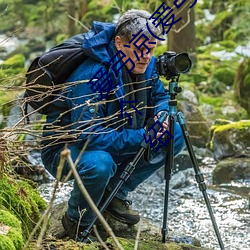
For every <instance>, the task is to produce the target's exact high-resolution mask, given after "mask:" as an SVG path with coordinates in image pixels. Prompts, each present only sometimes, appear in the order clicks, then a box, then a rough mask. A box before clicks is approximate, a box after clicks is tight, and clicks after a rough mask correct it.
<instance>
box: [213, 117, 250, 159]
mask: <svg viewBox="0 0 250 250" xmlns="http://www.w3.org/2000/svg"><path fill="white" fill-rule="evenodd" d="M209 147H210V149H211V150H212V151H213V153H214V157H215V159H217V160H220V159H223V158H226V157H230V156H239V155H244V156H248V157H250V120H242V121H239V122H232V123H230V124H226V125H215V126H213V127H212V128H211V140H210V145H209Z"/></svg>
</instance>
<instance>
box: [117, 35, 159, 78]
mask: <svg viewBox="0 0 250 250" xmlns="http://www.w3.org/2000/svg"><path fill="white" fill-rule="evenodd" d="M144 40H145V39H144V38H141V39H140V40H138V42H137V43H136V45H137V46H138V47H140V44H142V43H143V41H144ZM149 42H156V39H152V40H149V41H147V42H145V45H146V46H147V47H148V48H149V50H150V51H149V52H148V49H147V48H146V46H144V45H142V46H141V47H140V50H139V49H137V48H136V47H135V45H133V43H131V44H129V42H124V41H122V39H121V37H119V36H116V37H115V46H116V48H117V50H121V51H122V52H123V53H124V54H125V55H126V57H124V58H122V61H123V62H125V61H126V60H127V59H128V58H130V59H131V60H132V61H133V62H134V64H135V67H134V69H133V70H132V71H131V72H132V73H134V74H143V73H144V72H145V71H146V69H147V67H148V65H149V62H150V60H151V58H152V55H153V53H154V49H155V47H156V44H149ZM124 45H130V48H128V47H124ZM141 50H142V51H143V55H142V52H141ZM134 51H136V53H137V55H138V58H137V56H136V55H135V53H134ZM147 52H148V54H147ZM132 66H133V65H132V63H131V62H130V61H128V62H127V63H126V67H127V69H128V70H130V69H131V68H132Z"/></svg>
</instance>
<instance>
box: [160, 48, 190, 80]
mask: <svg viewBox="0 0 250 250" xmlns="http://www.w3.org/2000/svg"><path fill="white" fill-rule="evenodd" d="M191 67H192V61H191V59H190V57H189V56H188V54H187V53H180V54H176V52H174V51H167V52H164V53H163V54H162V55H160V56H159V57H158V58H157V59H156V69H157V73H158V74H159V75H161V76H165V77H166V79H167V80H170V79H172V78H174V77H177V76H179V75H180V74H181V73H183V74H185V73H188V71H189V70H190V69H191Z"/></svg>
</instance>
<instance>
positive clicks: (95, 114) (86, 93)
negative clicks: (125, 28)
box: [44, 22, 169, 155]
mask: <svg viewBox="0 0 250 250" xmlns="http://www.w3.org/2000/svg"><path fill="white" fill-rule="evenodd" d="M114 31H115V25H114V24H109V23H101V22H94V23H93V28H92V30H91V31H89V32H88V33H86V36H85V39H84V41H83V48H84V50H85V53H86V55H87V56H88V59H86V60H85V61H84V62H83V63H82V64H81V65H80V66H79V67H78V68H77V69H76V70H75V71H74V72H73V73H72V75H71V76H70V77H69V79H68V80H67V82H68V87H67V88H66V89H65V90H64V91H63V93H62V94H63V101H61V100H59V101H57V102H56V103H55V108H54V109H53V111H52V112H51V113H50V114H49V115H48V116H47V123H48V124H53V126H56V127H57V128H58V127H59V128H63V129H62V131H60V129H57V132H55V131H54V132H52V131H51V132H48V131H47V132H45V133H44V135H45V136H48V135H49V136H52V137H53V136H58V135H60V133H62V135H61V137H60V138H61V139H60V140H59V141H60V142H63V139H62V138H66V137H68V138H70V140H71V141H72V140H73V141H74V143H77V144H78V145H79V147H82V146H83V145H84V143H85V142H86V140H87V139H89V142H88V148H87V149H88V150H104V151H107V152H109V153H111V154H114V155H124V154H131V153H135V152H136V151H138V149H139V148H140V143H141V142H142V141H143V140H144V137H143V134H145V130H144V128H143V127H144V125H145V124H142V126H141V128H140V129H136V130H134V129H126V128H124V125H123V122H124V121H123V120H122V119H120V118H119V111H121V106H120V102H119V100H121V99H123V98H124V97H123V95H124V88H123V79H122V73H121V70H120V71H119V72H118V74H115V73H114V71H113V70H112V69H111V68H110V69H109V68H107V67H106V64H107V63H108V62H109V60H110V59H111V58H112V57H113V56H114V55H115V53H116V50H115V46H114ZM101 67H103V69H104V70H106V71H107V72H108V73H109V74H110V75H112V80H113V82H115V83H118V86H116V88H115V96H116V98H117V100H116V101H112V102H108V101H106V102H105V100H102V99H101V95H100V93H98V92H95V91H93V90H92V89H91V84H87V82H88V81H89V80H90V79H91V78H92V77H94V76H95V74H96V73H97V72H98V70H99V69H100V68H101ZM145 76H146V79H148V80H147V83H146V85H147V86H149V87H150V88H149V89H148V90H147V97H148V98H147V100H148V103H147V106H149V107H154V108H153V112H151V113H150V112H147V118H149V116H153V115H155V114H157V113H158V112H159V111H162V110H167V111H168V100H169V95H168V94H167V93H166V92H165V90H164V87H163V84H162V82H161V81H160V80H159V77H158V75H157V73H156V69H155V58H154V57H153V58H152V59H151V62H150V64H149V65H148V68H147V70H146V72H145ZM84 80H86V81H84ZM78 81H81V82H80V83H79V82H78ZM97 103H98V104H97ZM62 110H68V111H66V112H62ZM107 117H109V118H108V119H107ZM93 118H96V119H95V121H93ZM46 128H48V126H47V127H46ZM54 128H55V127H54ZM90 132H92V133H91V135H90ZM52 141H54V142H53V143H56V141H55V140H52ZM47 145H48V141H47Z"/></svg>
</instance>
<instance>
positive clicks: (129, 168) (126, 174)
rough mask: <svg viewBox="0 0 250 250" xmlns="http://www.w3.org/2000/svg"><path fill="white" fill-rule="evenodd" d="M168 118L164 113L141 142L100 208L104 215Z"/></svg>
mask: <svg viewBox="0 0 250 250" xmlns="http://www.w3.org/2000/svg"><path fill="white" fill-rule="evenodd" d="M166 118H167V112H162V113H161V115H160V117H159V119H158V123H157V124H156V125H155V126H154V129H155V131H154V130H151V131H150V132H149V133H148V135H146V140H143V141H142V142H141V148H140V150H139V151H138V153H137V154H136V155H135V157H134V159H133V160H132V161H131V162H129V164H128V165H127V166H126V168H125V169H124V171H123V172H122V174H121V176H120V180H119V182H118V183H117V185H116V186H115V188H114V189H113V190H112V192H111V193H110V194H109V196H108V198H107V199H106V200H105V202H104V203H103V204H102V206H101V208H99V211H100V212H101V213H102V212H103V211H104V210H105V209H106V208H107V206H108V205H109V203H110V202H111V201H112V199H113V198H114V197H115V195H116V193H117V192H118V190H119V189H120V187H121V186H122V184H123V183H124V182H125V181H126V180H127V179H128V178H129V176H130V175H131V174H132V172H133V171H134V169H135V167H136V165H137V163H138V161H139V160H140V158H141V157H142V156H143V154H144V153H145V151H146V150H147V149H148V147H149V144H148V143H147V142H148V141H149V140H151V138H154V135H155V134H154V133H155V132H156V131H158V130H160V129H161V127H162V125H161V124H162V123H163V122H164V121H165V119H166ZM96 220H97V216H95V217H94V219H93V220H92V222H91V223H90V225H89V226H88V227H87V229H85V230H84V232H83V233H82V237H83V241H85V240H87V237H88V235H89V234H90V232H91V230H92V227H93V226H94V224H95V222H96Z"/></svg>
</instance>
